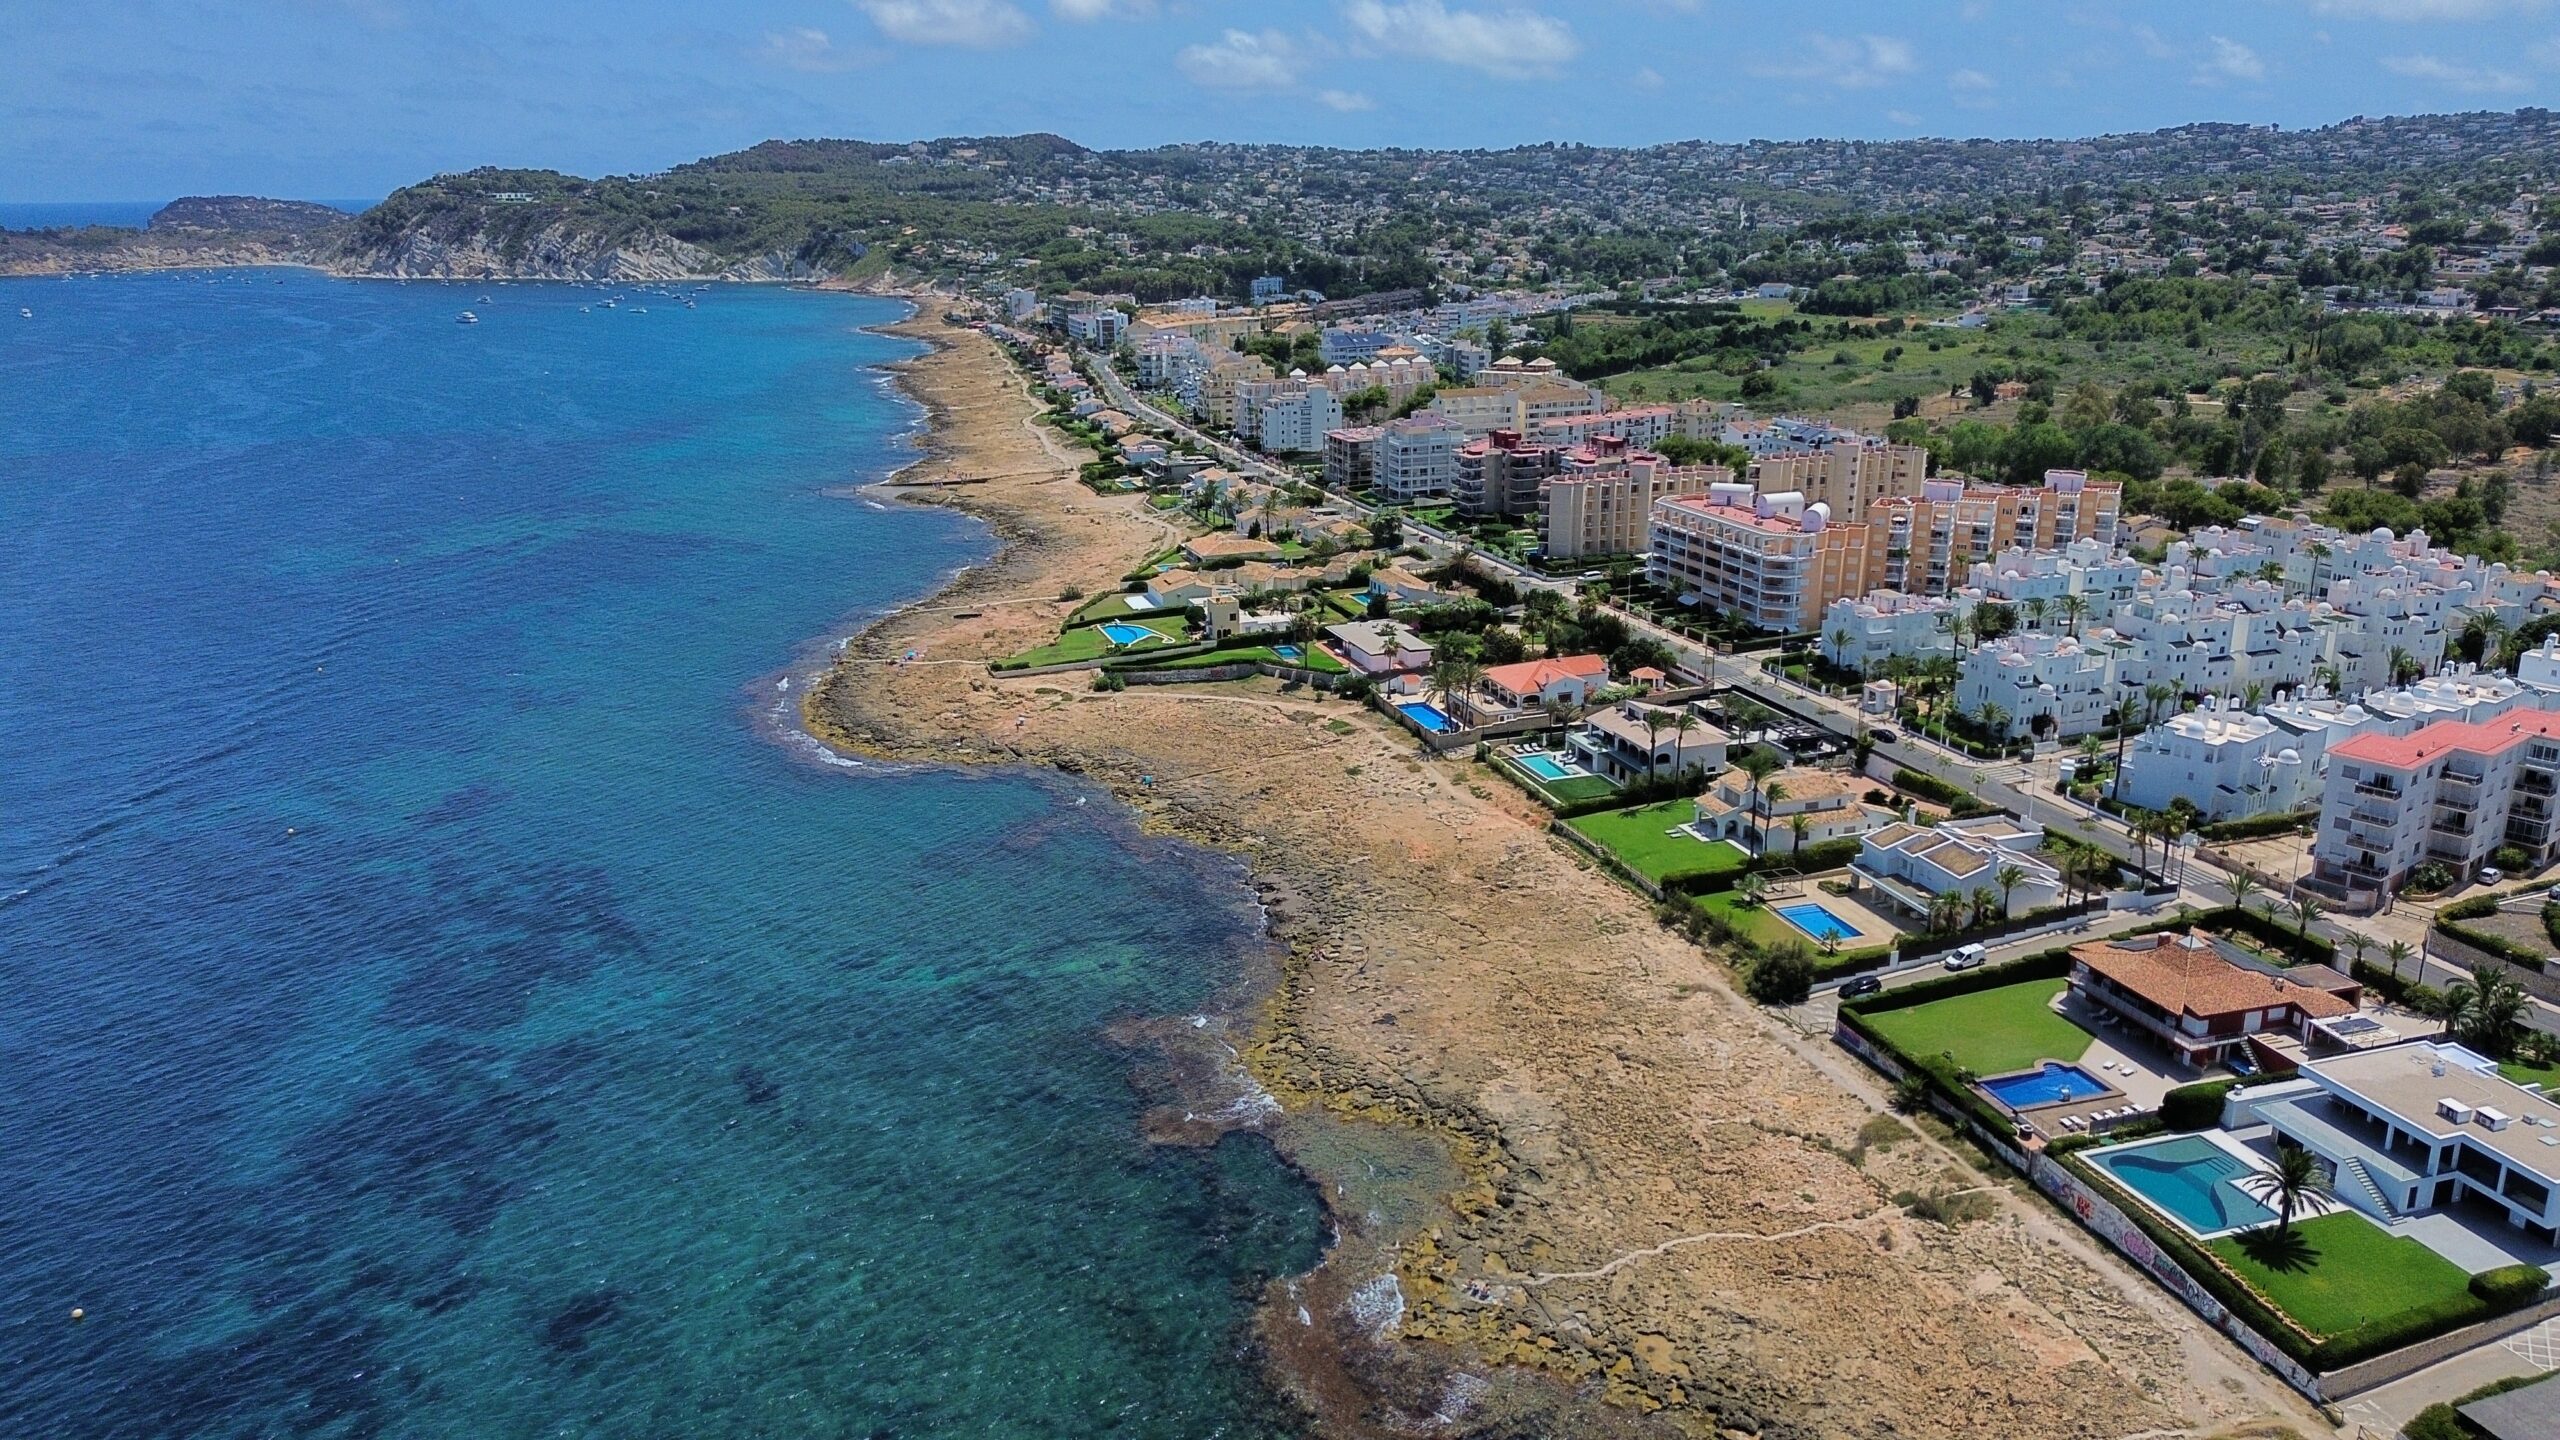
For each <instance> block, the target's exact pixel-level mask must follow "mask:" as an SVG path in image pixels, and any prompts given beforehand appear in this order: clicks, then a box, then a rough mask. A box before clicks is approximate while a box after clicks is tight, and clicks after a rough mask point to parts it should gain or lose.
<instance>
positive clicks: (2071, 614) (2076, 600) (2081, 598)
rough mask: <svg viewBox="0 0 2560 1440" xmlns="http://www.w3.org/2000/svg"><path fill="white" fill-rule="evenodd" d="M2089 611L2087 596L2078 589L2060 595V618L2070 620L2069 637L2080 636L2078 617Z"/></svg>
mask: <svg viewBox="0 0 2560 1440" xmlns="http://www.w3.org/2000/svg"><path fill="white" fill-rule="evenodd" d="M2088 613H2089V597H2088V596H2086V595H2083V594H2081V593H2080V592H2078V591H2076V590H2075V591H2073V592H2072V593H2070V594H2068V595H2065V596H2063V597H2062V618H2064V619H2065V620H2068V621H2070V622H2071V638H2072V639H2074V640H2077V639H2079V638H2080V617H2081V616H2083V615H2086V614H2088Z"/></svg>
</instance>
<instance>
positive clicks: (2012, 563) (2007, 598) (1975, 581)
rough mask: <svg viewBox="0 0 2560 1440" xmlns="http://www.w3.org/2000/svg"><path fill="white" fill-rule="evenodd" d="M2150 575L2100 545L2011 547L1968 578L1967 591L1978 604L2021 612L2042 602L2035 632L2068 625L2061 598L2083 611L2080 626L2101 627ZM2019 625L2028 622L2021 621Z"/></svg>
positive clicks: (2135, 562)
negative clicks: (2076, 601) (2076, 600)
mask: <svg viewBox="0 0 2560 1440" xmlns="http://www.w3.org/2000/svg"><path fill="white" fill-rule="evenodd" d="M2147 573H2148V567H2146V566H2145V565H2144V564H2143V563H2142V562H2141V561H2139V560H2136V559H2133V558H2132V557H2130V556H2126V555H2119V554H2117V553H2116V552H2115V551H2114V549H2113V548H2112V547H2110V546H2108V545H2107V544H2106V543H2104V542H2103V541H2099V540H2095V539H2089V540H2074V541H2072V542H2071V543H2070V544H2068V545H2064V546H2061V547H2058V548H2056V549H2052V550H2030V549H2028V548H2026V547H2024V546H2017V545H2013V546H2010V547H2008V548H2007V549H2004V550H2002V551H2001V552H2000V553H1999V554H1997V555H1994V556H1993V557H1991V559H1989V560H1987V561H1983V562H1981V563H1978V564H1976V565H1975V566H1974V567H1973V570H1972V572H1971V574H1970V575H1969V576H1968V577H1967V584H1968V587H1969V588H1971V589H1974V590H1977V591H1980V592H1981V594H1982V598H1983V599H1986V600H1997V601H2000V602H2001V603H2003V604H2006V605H2017V606H2020V607H2025V606H2026V604H2027V602H2028V601H2031V600H2041V601H2043V602H2044V609H2043V612H2042V615H2041V618H2040V619H2037V620H2036V621H2035V622H2034V625H2035V628H2038V629H2048V628H2058V627H2061V626H2064V625H2066V624H2067V623H2068V621H2067V618H2066V617H2065V616H2064V614H2063V611H2062V609H2061V606H2062V602H2063V597H2065V596H2068V595H2077V596H2079V597H2080V598H2081V601H2082V602H2083V604H2084V605H2085V606H2086V612H2085V614H2084V616H2083V620H2084V621H2085V622H2087V623H2094V624H2100V625H2103V624H2105V623H2106V622H2107V618H2108V616H2110V615H2111V614H2113V613H2114V611H2115V607H2117V606H2119V605H2122V604H2124V603H2126V602H2127V601H2130V600H2131V599H2133V597H2134V595H2135V593H2136V592H2137V591H2138V590H2139V589H2140V587H2141V584H2142V579H2143V576H2144V575H2145V574H2147ZM2018 618H2019V620H2020V622H2021V623H2028V622H2029V619H2030V617H2029V616H2028V615H2027V614H2025V613H2023V610H2022V613H2021V614H2020V615H2019V617H2018Z"/></svg>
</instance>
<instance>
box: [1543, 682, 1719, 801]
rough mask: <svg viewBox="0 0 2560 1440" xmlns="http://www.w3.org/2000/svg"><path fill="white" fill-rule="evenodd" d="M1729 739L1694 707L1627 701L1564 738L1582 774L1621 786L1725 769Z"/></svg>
mask: <svg viewBox="0 0 2560 1440" xmlns="http://www.w3.org/2000/svg"><path fill="white" fill-rule="evenodd" d="M1684 719H1685V720H1686V722H1687V723H1686V724H1685V725H1684V724H1683V723H1682V722H1683V720H1684ZM1728 738H1729V737H1728V736H1726V734H1725V732H1724V731H1722V730H1719V729H1717V728H1716V727H1715V726H1713V725H1710V724H1708V723H1707V722H1706V721H1705V720H1703V719H1700V718H1699V717H1698V714H1697V711H1696V710H1695V709H1694V708H1693V707H1690V706H1686V705H1678V706H1664V705H1647V704H1644V703H1642V702H1640V701H1635V700H1628V701H1624V702H1622V703H1620V704H1617V705H1614V706H1611V707H1609V708H1608V709H1605V710H1596V711H1594V712H1592V713H1591V714H1590V715H1589V716H1586V717H1585V718H1584V719H1583V720H1582V722H1581V723H1579V724H1577V725H1575V726H1574V727H1573V729H1572V730H1571V731H1570V732H1569V733H1567V734H1566V736H1565V747H1566V748H1567V749H1569V750H1571V751H1572V752H1573V756H1574V758H1575V759H1576V760H1579V761H1581V762H1582V766H1583V768H1584V769H1586V770H1589V771H1591V772H1592V773H1593V774H1596V775H1604V776H1606V777H1608V778H1609V779H1612V780H1615V781H1617V782H1618V783H1620V784H1622V785H1623V784H1627V783H1630V782H1633V781H1639V780H1648V779H1670V778H1673V777H1676V776H1682V775H1711V774H1714V773H1715V772H1717V771H1719V770H1722V769H1723V768H1724V765H1725V745H1726V742H1727V740H1728Z"/></svg>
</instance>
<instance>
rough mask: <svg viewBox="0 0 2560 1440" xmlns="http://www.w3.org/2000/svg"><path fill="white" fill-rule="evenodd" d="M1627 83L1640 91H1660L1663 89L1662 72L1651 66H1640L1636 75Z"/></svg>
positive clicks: (1628, 79) (1629, 77)
mask: <svg viewBox="0 0 2560 1440" xmlns="http://www.w3.org/2000/svg"><path fill="white" fill-rule="evenodd" d="M1627 83H1628V84H1630V85H1633V86H1635V87H1636V88H1637V89H1639V90H1659V89H1661V88H1662V72H1661V71H1659V70H1656V69H1654V68H1653V67H1652V66H1650V65H1639V66H1637V67H1636V73H1634V74H1633V75H1630V76H1628V77H1627Z"/></svg>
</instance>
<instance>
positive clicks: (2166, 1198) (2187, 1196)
mask: <svg viewBox="0 0 2560 1440" xmlns="http://www.w3.org/2000/svg"><path fill="white" fill-rule="evenodd" d="M2089 1163H2090V1164H2092V1165H2095V1166H2097V1167H2098V1168H2099V1169H2101V1170H2104V1171H2106V1172H2107V1173H2108V1174H2109V1175H2111V1176H2114V1177H2115V1180H2116V1183H2118V1184H2120V1185H2122V1186H2124V1188H2126V1189H2127V1190H2130V1191H2132V1192H2133V1193H2135V1194H2136V1195H2139V1196H2141V1197H2142V1198H2143V1199H2145V1200H2148V1201H2150V1202H2151V1203H2152V1204H2153V1205H2155V1206H2157V1207H2159V1208H2160V1209H2161V1210H2164V1211H2166V1212H2168V1213H2169V1214H2170V1215H2172V1216H2174V1217H2176V1219H2177V1221H2178V1223H2180V1224H2182V1225H2184V1226H2186V1227H2187V1228H2188V1229H2190V1230H2192V1231H2194V1232H2196V1233H2197V1234H2198V1235H2212V1234H2216V1233H2218V1232H2220V1231H2224V1230H2239V1229H2245V1228H2247V1227H2249V1226H2252V1225H2264V1224H2266V1223H2267V1222H2268V1221H2270V1220H2273V1219H2275V1218H2276V1212H2274V1211H2273V1210H2270V1209H2268V1208H2267V1207H2266V1206H2264V1205H2261V1204H2259V1203H2258V1202H2257V1201H2256V1200H2254V1199H2252V1198H2250V1196H2249V1194H2248V1192H2246V1191H2244V1190H2242V1189H2241V1188H2240V1187H2239V1186H2237V1185H2235V1184H2233V1183H2232V1182H2233V1181H2234V1180H2237V1179H2239V1178H2240V1177H2241V1176H2243V1175H2246V1174H2248V1173H2249V1166H2248V1165H2246V1164H2244V1163H2243V1162H2242V1161H2241V1159H2240V1157H2239V1156H2237V1155H2234V1154H2232V1153H2231V1152H2230V1151H2228V1150H2225V1149H2223V1148H2222V1147H2221V1146H2219V1145H2216V1144H2214V1143H2213V1142H2212V1141H2210V1140H2207V1139H2205V1138H2204V1137H2203V1136H2200V1135H2180V1136H2177V1137H2175V1138H2173V1139H2168V1140H2153V1141H2149V1142H2146V1143H2144V1144H2140V1145H2127V1146H2125V1147H2123V1148H2122V1149H2117V1150H2093V1151H2090V1152H2089Z"/></svg>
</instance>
